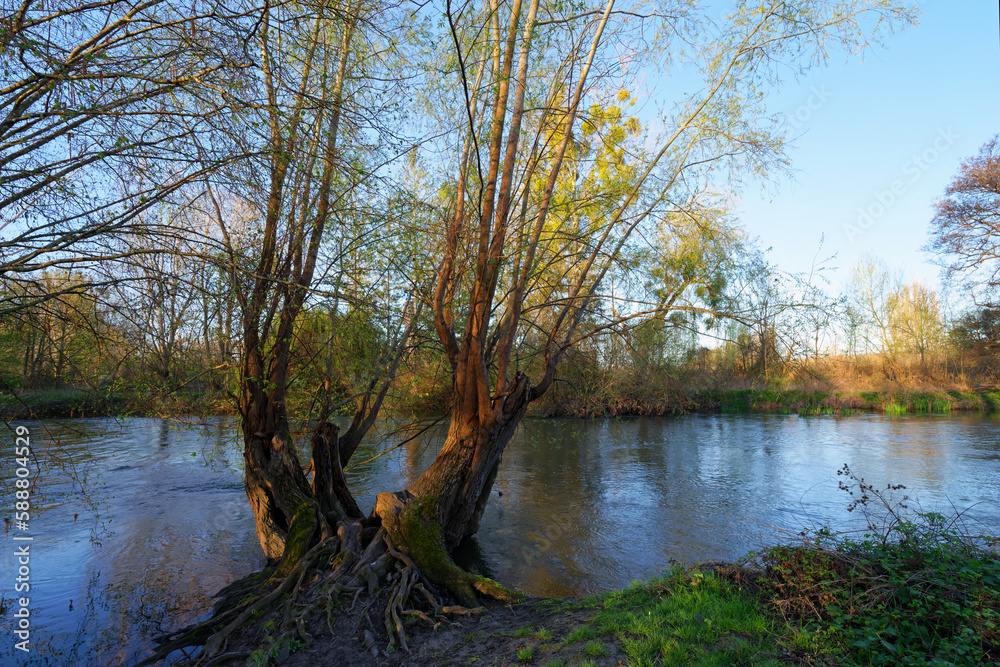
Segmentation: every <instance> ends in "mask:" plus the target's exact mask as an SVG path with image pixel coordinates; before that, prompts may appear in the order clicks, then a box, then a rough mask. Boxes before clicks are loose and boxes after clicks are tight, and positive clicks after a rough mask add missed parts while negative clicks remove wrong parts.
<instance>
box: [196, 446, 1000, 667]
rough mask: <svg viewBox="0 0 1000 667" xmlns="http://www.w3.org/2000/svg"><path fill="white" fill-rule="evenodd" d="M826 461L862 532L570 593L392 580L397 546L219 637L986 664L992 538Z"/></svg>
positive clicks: (385, 659) (546, 658)
mask: <svg viewBox="0 0 1000 667" xmlns="http://www.w3.org/2000/svg"><path fill="white" fill-rule="evenodd" d="M838 476H839V477H840V478H841V480H842V481H841V489H842V490H843V491H844V492H845V493H846V494H847V495H848V496H849V497H850V498H851V502H850V504H849V506H848V510H849V511H854V512H855V513H856V515H857V516H859V517H861V518H863V519H864V520H865V521H866V523H867V529H865V530H864V531H860V532H861V534H860V535H859V531H857V530H854V531H850V532H849V533H844V534H836V533H833V532H831V531H830V530H829V529H828V528H818V529H814V530H809V531H805V532H803V533H802V534H800V535H799V536H797V537H796V538H794V539H792V540H791V541H787V542H784V543H779V544H776V545H774V546H771V547H764V548H761V549H758V550H755V551H754V552H751V553H750V554H748V555H746V556H745V557H744V558H742V559H741V560H740V562H739V563H732V562H705V563H701V564H698V565H695V566H693V567H683V566H678V565H675V566H673V567H671V568H670V569H669V570H667V571H666V572H664V573H662V574H660V575H659V576H656V577H654V578H652V579H650V580H647V581H644V582H639V583H633V584H632V585H631V586H629V587H627V588H625V589H622V590H614V591H611V592H608V593H604V594H601V595H595V596H591V597H588V598H585V599H582V600H572V599H559V598H534V599H525V600H522V601H520V602H516V603H506V604H493V605H491V606H489V607H487V608H485V609H484V608H476V609H471V610H470V609H466V608H456V607H442V606H439V605H438V603H436V602H434V601H433V600H431V602H434V605H435V606H434V607H433V608H432V607H429V606H428V605H427V602H428V600H425V599H424V598H423V597H422V596H420V595H416V594H415V593H414V594H412V595H411V594H402V593H399V592H398V587H397V585H396V583H395V582H398V581H400V580H402V581H404V582H405V581H407V580H408V579H407V577H408V576H410V575H411V574H412V573H411V572H410V568H411V566H412V565H413V564H412V563H411V562H410V561H409V559H406V558H403V559H402V561H400V562H398V563H397V564H396V566H395V572H390V574H389V576H388V577H387V578H386V582H387V584H386V586H385V587H384V589H380V588H378V587H375V588H373V587H372V585H371V584H369V586H368V588H367V594H366V589H365V588H364V587H362V588H360V589H358V591H357V592H356V593H353V594H352V593H351V592H350V591H349V590H347V589H345V588H341V587H336V586H334V587H333V588H331V587H330V586H329V585H328V584H325V582H324V577H323V576H322V575H320V576H318V577H317V578H316V579H314V582H313V583H312V584H311V585H309V586H308V590H307V591H305V592H303V593H302V594H301V595H298V596H296V597H297V598H298V600H299V603H298V604H297V605H296V607H297V608H302V609H310V610H312V611H311V612H307V613H305V614H303V615H301V616H299V617H298V618H297V619H294V622H291V623H289V619H288V618H287V616H286V615H287V613H288V611H287V609H286V610H285V611H284V612H282V611H271V612H268V611H264V610H261V612H262V613H259V614H258V615H257V617H256V619H255V620H250V621H249V622H248V623H247V624H246V625H245V626H244V628H243V630H242V631H241V632H240V633H239V634H237V635H234V636H233V637H231V641H230V646H231V647H233V650H234V653H233V655H232V658H233V661H234V662H240V663H245V664H252V665H269V664H272V663H274V664H277V663H280V664H287V665H295V666H298V667H306V666H307V665H313V664H319V663H320V662H322V661H323V660H324V658H326V657H328V656H330V655H337V656H338V664H340V665H344V666H346V667H369V666H375V665H386V666H388V667H401V666H402V665H407V666H409V667H417V666H427V667H432V666H433V667H438V666H441V667H444V666H455V667H457V666H459V665H477V664H481V665H491V666H492V665H495V666H501V665H503V666H514V665H523V666H525V667H528V666H538V667H569V666H571V665H575V666H585V667H604V666H609V667H610V666H618V665H629V666H634V667H646V666H652V665H734V664H746V665H779V664H789V663H792V664H804V665H899V664H903V665H942V664H950V665H981V664H997V662H998V661H1000V550H998V547H1000V538H998V537H997V536H995V535H984V534H979V533H976V532H974V531H972V530H970V529H969V528H968V527H967V525H966V523H965V522H964V520H963V517H962V514H961V513H959V514H956V515H953V516H945V515H942V514H939V513H925V512H918V511H914V510H912V509H910V508H909V506H908V505H907V503H906V501H907V498H906V497H902V496H900V495H898V494H897V492H899V491H901V490H903V489H904V488H905V487H902V486H899V485H895V486H893V485H890V486H889V487H887V488H885V489H881V488H875V487H873V486H871V485H870V484H867V483H866V482H865V481H864V480H863V479H862V478H860V477H857V476H856V475H855V474H854V473H853V471H852V470H851V469H850V468H849V467H848V466H847V465H844V466H843V468H842V469H841V470H840V471H839V473H838ZM401 578H402V579H401ZM299 581H300V583H301V581H302V579H301V578H300V579H299ZM408 590H412V589H408ZM359 596H360V597H361V599H360V600H359ZM400 596H401V597H400ZM429 597H430V596H428V598H429ZM390 600H391V601H392V602H391V603H389V601H390ZM387 603H388V604H389V606H388V607H387V606H386V605H387ZM394 605H398V606H394ZM388 610H399V613H398V614H396V612H395V611H394V612H393V614H394V615H393V617H392V618H390V616H389V611H388ZM456 610H457V612H456ZM283 614H285V615H283ZM400 617H401V618H402V619H403V620H400ZM373 619H374V620H373ZM383 619H384V622H383ZM398 638H402V639H398ZM397 640H398V641H399V643H398V645H397V643H396V642H397ZM212 664H226V662H225V661H222V662H221V663H220V662H213V663H212Z"/></svg>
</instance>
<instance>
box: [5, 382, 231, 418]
mask: <svg viewBox="0 0 1000 667" xmlns="http://www.w3.org/2000/svg"><path fill="white" fill-rule="evenodd" d="M192 414H197V415H219V414H232V408H231V402H230V401H229V399H228V397H226V396H225V395H223V394H221V393H215V394H206V393H194V392H191V393H186V392H177V393H174V394H170V395H168V396H156V395H154V396H152V397H150V396H146V395H142V394H138V393H130V392H121V391H115V392H94V391H89V390H86V389H77V388H71V389H42V390H39V391H26V392H20V393H16V394H15V393H2V394H0V419H4V420H5V421H11V420H14V419H67V418H70V419H71V418H80V417H120V416H125V415H129V416H134V417H154V416H168V415H192Z"/></svg>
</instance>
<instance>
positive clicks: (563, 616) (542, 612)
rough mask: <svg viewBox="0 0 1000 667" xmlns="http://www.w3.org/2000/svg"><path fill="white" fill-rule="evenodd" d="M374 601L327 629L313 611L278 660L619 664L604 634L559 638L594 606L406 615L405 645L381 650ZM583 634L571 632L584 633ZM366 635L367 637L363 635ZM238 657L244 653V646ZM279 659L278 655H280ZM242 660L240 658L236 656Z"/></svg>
mask: <svg viewBox="0 0 1000 667" xmlns="http://www.w3.org/2000/svg"><path fill="white" fill-rule="evenodd" d="M381 603H382V601H381V600H380V599H379V600H378V601H377V602H376V604H374V605H371V607H370V609H371V612H370V613H366V612H364V611H363V612H362V613H360V614H359V613H351V614H343V613H342V614H338V615H337V616H336V617H335V618H334V619H333V622H332V627H331V625H329V624H328V623H327V621H326V620H325V619H322V618H319V617H315V618H314V619H313V620H312V622H311V623H310V624H309V633H310V634H311V635H312V638H313V642H312V643H311V644H309V645H307V646H303V647H301V648H298V649H297V650H295V651H294V652H289V653H287V659H286V660H285V661H284V662H282V663H281V664H282V665H283V666H285V665H287V666H289V667H307V666H310V667H311V666H313V665H335V666H337V667H382V666H387V667H421V666H424V665H426V666H428V667H437V666H441V667H446V666H449V665H476V666H477V667H478V666H484V667H485V666H490V667H494V666H495V667H500V666H502V665H524V666H528V665H539V666H543V665H547V664H551V663H553V662H555V663H557V664H559V665H580V664H583V663H585V662H586V661H588V660H589V661H591V662H590V663H588V664H590V665H594V666H598V665H599V666H600V667H606V666H610V667H617V666H618V665H624V664H626V656H625V653H624V652H623V651H622V650H621V647H620V645H619V643H618V641H617V639H616V638H615V637H613V636H611V635H607V636H601V637H595V636H586V638H581V639H578V640H576V641H572V642H569V643H566V644H565V645H564V640H565V639H567V637H570V635H572V634H573V633H574V632H577V631H578V630H581V629H582V628H584V626H585V625H586V624H587V622H588V621H590V620H591V619H592V618H593V616H594V613H595V610H593V609H588V608H586V607H582V606H581V605H580V604H579V603H573V602H569V601H566V600H557V599H531V600H527V601H524V602H519V603H517V604H510V605H503V606H495V607H490V608H489V609H487V610H486V611H485V612H484V613H480V614H475V615H473V616H468V617H459V618H454V619H452V620H449V621H445V622H442V623H439V624H438V625H437V626H436V627H432V626H431V625H430V624H429V623H426V622H424V621H420V620H414V621H413V622H410V623H409V624H408V625H407V628H406V632H407V644H408V647H409V651H403V650H402V649H401V648H400V647H395V649H394V650H393V651H392V652H387V650H386V649H387V646H388V641H387V636H386V632H385V628H384V625H383V621H382V611H383V609H384V606H383V605H382V604H381ZM586 634H587V633H585V632H583V633H578V635H586ZM366 635H367V636H366ZM244 656H245V652H244ZM281 657H282V658H284V657H285V656H284V655H283V656H281ZM243 660H244V661H245V660H246V657H243Z"/></svg>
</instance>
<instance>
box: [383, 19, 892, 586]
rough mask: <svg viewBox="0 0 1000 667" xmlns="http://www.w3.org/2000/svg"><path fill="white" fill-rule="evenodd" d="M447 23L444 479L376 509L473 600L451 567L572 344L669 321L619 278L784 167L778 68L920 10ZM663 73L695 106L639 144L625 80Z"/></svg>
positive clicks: (439, 296) (432, 478)
mask: <svg viewBox="0 0 1000 667" xmlns="http://www.w3.org/2000/svg"><path fill="white" fill-rule="evenodd" d="M445 17H446V19H447V25H448V27H449V32H450V45H449V47H448V48H449V51H450V53H449V55H450V59H451V61H452V62H454V63H456V68H455V71H454V74H453V82H454V85H453V89H454V90H455V91H457V92H458V94H457V95H455V96H453V97H452V98H451V104H452V106H450V107H448V108H449V109H454V112H455V113H454V116H453V117H454V118H456V119H457V122H456V126H457V127H460V128H461V130H460V131H455V132H453V133H451V134H450V135H449V138H450V139H451V140H452V141H453V144H452V145H453V146H454V155H455V156H456V158H457V159H455V160H454V162H453V164H454V169H455V170H456V172H457V173H456V176H455V177H454V180H453V183H454V186H453V187H452V188H451V189H450V191H451V192H454V196H453V198H452V200H451V201H450V217H449V218H448V219H447V221H446V223H445V224H444V225H443V226H442V239H441V248H442V253H443V259H442V262H441V268H440V271H439V273H438V281H437V286H436V289H435V291H434V295H433V300H432V304H431V305H432V307H433V311H434V324H435V328H436V331H437V334H438V337H439V339H440V342H441V345H442V346H443V347H444V350H445V351H446V353H447V356H448V359H449V361H450V364H451V371H452V378H453V390H454V399H453V404H452V407H451V422H450V428H449V431H448V436H447V438H446V440H445V442H444V444H443V446H442V448H441V451H440V454H439V455H438V457H437V460H436V461H435V462H434V464H433V465H432V466H431V467H430V468H429V469H428V470H427V471H426V472H424V473H423V474H422V475H421V477H420V478H419V479H418V480H417V481H416V482H415V483H413V484H412V485H411V486H409V487H408V488H407V489H406V490H404V491H402V492H399V493H394V494H392V493H383V494H380V495H379V498H378V503H377V506H376V512H377V513H378V514H379V516H380V517H381V518H382V522H383V526H384V527H385V528H386V530H387V532H388V534H389V537H390V539H391V540H392V541H393V542H394V543H396V544H398V545H400V546H405V547H406V548H408V549H409V551H410V554H411V556H412V557H413V559H414V561H415V562H416V564H417V565H418V566H419V567H420V568H421V569H423V571H424V572H425V573H427V574H428V575H429V576H430V577H431V579H432V580H434V581H436V582H440V583H442V584H444V585H445V586H446V587H447V588H448V589H449V590H450V591H451V592H452V593H453V594H454V595H456V596H457V597H459V598H460V599H462V600H467V601H468V600H471V599H473V596H474V593H473V591H474V590H475V589H478V590H480V591H484V592H487V593H490V592H494V591H495V587H494V586H493V584H492V583H491V582H488V581H485V580H483V579H482V578H479V577H476V576H473V575H471V574H468V573H466V572H464V571H462V570H461V569H459V568H458V567H456V566H455V565H454V563H453V562H452V561H451V560H450V558H449V557H448V553H449V552H450V550H451V549H453V548H454V547H455V546H456V545H457V544H458V543H459V542H460V541H461V540H462V539H463V538H465V537H467V536H469V535H472V534H474V533H475V532H476V531H477V529H478V527H479V521H480V518H481V516H482V514H483V511H484V509H485V507H486V504H487V501H488V498H489V495H490V491H491V488H492V485H493V482H494V480H495V478H496V475H497V471H498V468H499V465H500V459H501V455H502V453H503V451H504V448H505V446H506V445H507V443H508V441H509V440H510V438H511V436H512V434H513V432H514V429H515V428H516V426H517V425H518V423H519V422H520V421H521V419H522V417H523V416H524V414H525V410H526V408H527V407H528V405H529V404H530V403H531V402H532V401H534V400H536V399H537V398H539V397H540V396H542V395H543V394H544V393H545V392H546V391H548V390H549V389H550V388H551V387H552V384H553V382H554V381H555V379H556V372H557V369H558V366H559V363H560V360H561V359H562V358H563V356H564V355H565V353H566V352H567V350H569V349H570V348H572V347H573V346H574V345H575V344H576V343H577V342H578V341H579V340H581V339H583V338H586V337H588V336H591V335H594V334H595V333H596V332H597V331H599V330H601V329H606V328H610V327H613V326H615V325H616V324H619V323H621V322H622V321H623V320H625V319H628V318H634V317H637V316H640V315H642V314H643V313H646V314H661V313H662V310H663V309H664V308H669V307H670V304H671V299H670V298H666V299H664V298H663V296H662V295H664V294H671V293H672V290H673V292H674V293H675V291H676V290H675V289H674V288H671V286H670V285H663V286H660V289H658V290H654V292H656V293H658V294H659V295H661V296H660V298H658V299H653V300H651V301H648V302H644V303H635V302H631V303H630V302H628V301H627V300H626V299H620V301H619V302H618V303H617V304H616V303H615V301H616V295H615V294H612V293H611V292H610V291H609V289H608V281H609V278H610V276H613V275H618V276H622V275H627V274H628V272H629V260H630V258H632V257H636V256H641V253H639V252H637V249H638V248H640V247H641V246H642V245H643V240H644V239H647V238H655V237H656V232H657V228H658V227H661V226H662V225H663V224H664V223H665V222H666V221H669V220H671V219H672V218H675V217H677V216H682V217H687V218H690V219H695V220H696V219H699V218H704V217H705V216H706V214H707V213H708V212H710V210H711V206H712V199H711V197H710V195H709V193H708V192H707V186H709V185H710V184H711V183H712V179H713V177H719V176H722V178H723V179H725V181H726V182H727V183H728V184H729V185H730V187H732V186H733V185H735V184H737V183H738V182H739V180H740V178H741V176H742V174H744V173H757V174H760V173H768V172H770V171H772V170H774V169H776V168H777V169H780V168H781V167H782V166H783V164H784V157H783V153H782V147H783V142H782V137H781V136H780V135H779V133H778V126H777V124H776V123H775V119H774V118H773V117H768V116H767V115H766V113H765V110H764V108H763V102H762V101H763V96H764V94H765V92H766V90H767V89H768V88H769V87H770V86H772V85H774V84H777V83H778V81H779V78H780V75H781V74H782V68H784V67H787V66H788V65H792V67H794V68H796V69H798V68H800V67H801V68H804V67H808V66H810V65H812V64H818V63H820V62H822V61H823V60H824V59H825V57H826V53H827V52H826V49H827V48H831V47H835V48H837V49H844V50H847V51H851V52H856V51H858V50H862V49H864V48H866V47H867V46H868V45H869V43H870V40H871V39H872V38H873V37H874V36H875V35H877V34H878V32H879V31H880V30H883V29H885V28H887V27H891V26H893V25H898V24H899V23H900V22H906V21H909V20H911V18H912V15H911V14H910V12H909V10H907V9H906V8H904V7H903V6H902V5H901V4H900V3H896V2H881V1H862V2H804V1H803V2H739V3H736V6H735V7H734V11H733V13H732V14H730V15H727V16H724V17H723V18H721V19H719V20H718V21H715V20H712V18H711V16H710V14H709V12H708V10H707V8H702V7H701V6H700V5H699V4H698V3H689V2H655V3H652V2H651V3H646V2H630V3H620V2H616V0H607V1H606V2H604V3H602V4H593V5H588V4H586V3H583V4H579V3H574V4H569V5H567V4H565V3H548V2H543V1H542V0H510V2H500V1H499V0H491V1H488V2H484V3H482V4H481V5H473V4H471V3H470V4H464V5H462V6H461V8H459V7H454V6H452V5H451V4H450V3H449V5H448V6H447V7H446V8H445ZM661 68H662V69H661ZM672 69H676V70H677V71H678V72H680V73H681V76H679V77H678V80H679V81H680V84H679V85H681V86H684V87H685V88H686V90H685V94H684V95H681V96H675V97H674V107H673V109H672V111H671V112H670V113H667V114H664V115H663V116H661V117H660V118H656V119H650V120H648V121H647V122H646V124H647V126H648V127H650V128H654V129H651V130H650V131H649V132H647V133H643V134H641V136H637V137H633V138H632V139H631V140H630V139H629V138H628V137H627V136H626V135H627V134H628V130H629V128H630V127H632V128H634V127H635V125H636V123H637V122H638V119H637V118H635V119H626V118H625V117H624V115H623V114H624V111H623V107H624V105H625V102H627V101H628V100H629V99H630V97H631V94H632V92H634V91H629V90H627V89H625V90H622V87H623V84H624V86H626V88H627V87H633V86H637V85H639V83H638V82H639V81H641V80H642V78H643V76H645V77H647V79H646V81H647V85H648V84H655V85H656V86H662V87H663V88H665V89H666V88H669V87H670V86H672V85H674V84H673V83H672V79H671V77H670V76H669V72H670V71H671V70H672ZM650 77H654V78H655V79H657V81H651V80H650V79H649V78H650ZM651 94H652V95H653V96H654V97H655V96H656V94H657V92H656V91H655V90H654V91H652V93H651ZM595 184H598V185H600V186H601V187H596V188H595V187H594V186H595ZM617 296H618V297H621V296H634V295H633V294H625V295H623V294H621V293H619V294H618V295H617ZM526 354H527V355H530V356H529V357H527V358H524V355H526ZM529 366H530V368H533V369H535V371H536V372H537V375H536V376H535V377H529V376H528V375H527V374H526V373H525V372H523V371H524V370H525V368H528V367H529ZM553 502H558V499H557V498H554V499H553Z"/></svg>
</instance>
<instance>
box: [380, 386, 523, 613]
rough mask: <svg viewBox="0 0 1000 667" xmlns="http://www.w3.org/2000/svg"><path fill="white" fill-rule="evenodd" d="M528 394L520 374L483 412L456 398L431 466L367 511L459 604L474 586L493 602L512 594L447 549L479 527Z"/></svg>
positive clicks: (467, 600) (468, 599)
mask: <svg viewBox="0 0 1000 667" xmlns="http://www.w3.org/2000/svg"><path fill="white" fill-rule="evenodd" d="M529 396H530V383H529V382H528V381H527V378H526V377H524V376H523V375H521V376H518V378H517V381H516V382H515V384H514V386H513V387H512V390H511V392H510V394H509V395H508V396H507V397H506V398H507V400H505V401H501V402H499V403H498V404H497V409H496V410H493V411H490V412H489V413H480V412H479V411H468V410H463V409H462V408H463V407H464V406H463V403H462V402H461V401H456V405H455V408H454V410H453V413H452V420H451V427H450V428H449V432H448V437H447V439H446V440H445V444H444V446H443V447H442V448H441V452H440V454H438V457H437V459H436V460H435V461H434V463H433V464H432V465H431V467H430V468H428V469H427V470H426V471H425V472H424V473H423V474H422V475H421V476H420V478H419V479H418V480H417V481H416V482H415V483H414V484H413V485H411V486H410V487H409V488H407V489H406V490H405V491H401V492H399V493H380V494H379V495H378V500H377V502H376V505H375V513H376V514H377V515H378V516H379V517H381V519H382V526H383V527H384V528H385V530H386V532H387V534H388V535H389V538H390V540H391V541H392V543H393V544H394V545H396V546H397V547H398V548H400V549H402V550H404V551H406V552H407V553H408V554H409V556H410V557H411V558H412V559H413V561H414V563H416V565H417V567H419V568H420V570H421V572H423V573H424V575H425V576H427V577H428V578H429V579H430V580H431V581H432V582H433V583H435V584H436V585H440V586H442V587H444V588H446V589H447V590H448V591H449V592H450V593H451V594H452V595H454V596H455V597H456V598H457V599H458V600H459V601H460V602H462V604H465V605H472V604H475V599H476V596H475V592H476V591H478V592H481V593H484V594H487V595H490V596H492V597H497V598H500V599H508V598H510V597H511V596H513V595H514V594H512V593H511V592H510V591H508V590H506V589H505V588H503V587H502V586H500V585H499V584H497V583H496V582H493V581H491V580H489V579H486V578H484V577H478V576H476V575H473V574H470V573H468V572H466V571H465V570H463V569H461V568H460V567H458V566H457V565H456V564H455V562H454V561H453V560H452V559H451V556H450V552H451V551H452V550H453V549H454V548H455V547H456V546H458V544H459V543H460V542H461V541H462V540H463V539H465V538H466V537H469V536H470V535H473V534H475V533H476V531H478V530H479V522H480V520H481V519H482V515H483V512H484V511H485V509H486V505H487V501H488V499H489V495H490V492H491V491H492V488H493V483H494V481H495V480H496V476H497V471H498V469H499V466H500V457H501V455H502V454H503V450H504V448H505V447H506V446H507V443H508V442H510V439H511V437H512V436H513V434H514V430H515V429H516V428H517V425H518V424H519V423H520V421H521V418H522V417H523V416H524V411H525V409H526V408H527V405H528V400H529Z"/></svg>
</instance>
